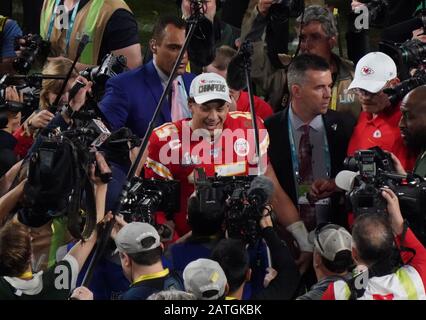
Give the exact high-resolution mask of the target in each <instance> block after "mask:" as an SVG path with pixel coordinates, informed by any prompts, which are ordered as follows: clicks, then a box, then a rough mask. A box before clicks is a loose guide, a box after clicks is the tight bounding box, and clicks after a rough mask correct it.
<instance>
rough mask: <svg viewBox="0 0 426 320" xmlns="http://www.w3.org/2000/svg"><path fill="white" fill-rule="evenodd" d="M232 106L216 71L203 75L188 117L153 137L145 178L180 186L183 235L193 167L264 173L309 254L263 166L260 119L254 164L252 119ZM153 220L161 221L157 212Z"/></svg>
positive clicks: (284, 218)
mask: <svg viewBox="0 0 426 320" xmlns="http://www.w3.org/2000/svg"><path fill="white" fill-rule="evenodd" d="M230 102H231V99H230V96H229V88H228V86H227V84H226V80H225V79H224V78H223V77H221V76H219V75H217V74H214V73H203V74H201V75H199V76H197V77H196V78H195V79H194V80H193V82H192V84H191V89H190V93H189V108H190V110H191V113H192V119H190V118H188V119H184V120H180V121H177V122H172V123H166V124H164V125H162V126H160V127H157V128H156V129H155V130H154V132H153V134H152V135H151V138H150V141H149V146H148V157H147V161H146V168H145V175H146V177H147V178H152V177H155V178H160V179H168V180H171V179H175V180H179V181H180V182H181V196H180V199H181V201H180V203H181V208H180V210H179V212H177V213H175V214H174V218H173V220H174V222H175V224H176V229H175V231H176V232H177V234H178V235H180V236H182V235H183V234H186V233H187V232H188V231H189V230H190V228H189V227H188V225H187V222H186V212H187V206H186V205H187V199H188V198H189V196H190V194H192V192H193V191H194V185H193V181H194V170H195V168H200V167H201V168H203V169H204V170H205V172H206V175H207V176H215V175H218V176H238V175H258V174H265V175H266V176H268V177H269V178H271V180H272V181H273V184H274V194H273V199H272V203H273V205H274V204H275V208H276V211H277V217H278V220H279V222H280V224H281V225H283V226H285V227H288V228H289V229H291V230H292V232H293V233H294V235H295V236H296V239H297V241H298V243H299V244H300V246H301V248H302V251H309V250H311V246H310V245H309V244H308V243H307V231H306V229H305V227H304V225H303V223H302V221H300V220H299V216H298V213H297V210H296V208H295V207H294V206H293V204H292V203H291V201H289V198H288V196H287V195H286V194H285V192H284V191H283V190H282V189H281V187H280V186H279V184H278V181H277V179H276V177H275V173H274V169H273V167H272V166H270V165H268V164H267V156H266V152H267V148H268V144H269V138H268V134H267V132H266V130H265V129H264V126H263V123H262V121H261V120H260V119H256V121H257V125H258V130H259V149H260V150H259V151H260V159H259V161H257V159H256V158H255V156H256V155H255V144H254V143H255V141H254V129H253V126H252V119H251V115H250V114H249V113H245V112H229V103H230ZM280 165H281V164H280ZM157 217H158V218H159V219H160V218H161V217H160V216H159V215H158V214H157ZM164 218H165V217H164V216H163V217H162V218H161V219H164ZM158 222H160V223H162V222H164V221H158ZM303 258H305V256H303ZM304 261H305V260H304ZM305 262H306V261H305Z"/></svg>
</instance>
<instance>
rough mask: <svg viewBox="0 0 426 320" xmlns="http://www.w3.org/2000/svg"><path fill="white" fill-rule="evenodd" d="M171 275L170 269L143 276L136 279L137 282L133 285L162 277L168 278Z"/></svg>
mask: <svg viewBox="0 0 426 320" xmlns="http://www.w3.org/2000/svg"><path fill="white" fill-rule="evenodd" d="M169 273H170V272H169V269H168V268H166V269H164V270H162V271H158V272H155V273H150V274H143V275H141V276H139V277H138V278H136V280H135V281H133V283H132V285H134V284H136V283H138V282H141V281H146V280H151V279H158V278H162V277H165V276H167V275H168V274H169Z"/></svg>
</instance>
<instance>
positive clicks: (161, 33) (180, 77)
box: [101, 16, 194, 137]
mask: <svg viewBox="0 0 426 320" xmlns="http://www.w3.org/2000/svg"><path fill="white" fill-rule="evenodd" d="M185 27H186V24H185V22H184V21H183V20H182V19H180V18H177V17H172V16H167V17H162V18H160V20H159V21H158V23H157V24H156V26H155V27H154V32H153V36H152V39H151V40H150V43H149V44H150V49H151V51H152V53H153V55H154V56H153V60H151V61H150V62H148V63H147V64H146V65H144V66H142V67H139V68H137V69H135V70H131V71H129V72H126V73H123V74H120V75H118V76H116V77H114V78H111V79H110V80H109V81H108V82H107V85H106V90H105V96H104V98H103V99H102V101H101V110H102V112H103V113H104V115H105V117H106V118H107V120H108V121H109V123H110V125H111V127H112V129H113V130H116V129H119V128H121V127H128V128H130V129H131V130H132V131H133V132H134V133H136V134H137V135H139V136H141V137H143V136H144V134H145V131H146V129H147V128H148V124H149V122H150V121H151V118H152V116H153V114H154V110H155V107H156V106H157V104H158V101H159V100H160V97H161V94H162V93H163V90H164V88H165V87H166V83H167V79H168V77H169V76H170V74H171V72H172V69H173V65H174V64H175V61H176V59H177V57H178V54H179V51H180V49H181V48H182V46H183V44H184V42H185ZM187 62H188V55H187V54H186V53H185V54H184V56H183V59H182V62H181V63H180V65H179V68H178V70H177V77H176V78H175V80H177V81H178V83H177V85H178V87H182V88H180V90H178V91H179V92H178V93H177V94H178V96H179V98H180V99H179V102H181V101H182V100H183V101H185V100H187V94H188V92H189V87H190V85H191V82H192V79H193V78H194V75H192V74H190V73H186V72H185V67H186V64H187ZM182 89H184V90H182ZM185 95H186V96H185ZM170 98H171V97H169V98H168V99H167V100H166V101H165V102H164V104H165V105H163V107H162V109H161V115H160V117H159V120H158V123H157V125H161V124H163V123H165V122H169V121H172V120H174V121H177V120H180V119H172V111H173V110H172V106H171V102H172V101H170V100H173V99H170ZM173 98H174V97H173ZM173 103H175V101H173ZM180 107H182V108H183V109H186V110H183V116H189V115H190V113H189V109H188V106H187V103H186V105H185V104H180Z"/></svg>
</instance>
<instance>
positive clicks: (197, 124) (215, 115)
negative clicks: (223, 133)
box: [189, 100, 229, 135]
mask: <svg viewBox="0 0 426 320" xmlns="http://www.w3.org/2000/svg"><path fill="white" fill-rule="evenodd" d="M189 108H190V110H191V113H192V122H191V129H192V130H197V129H205V130H208V131H209V133H210V134H211V135H213V134H214V131H215V130H222V129H223V123H224V122H225V120H226V116H227V115H228V112H229V104H228V103H227V102H226V101H223V100H212V101H208V102H205V103H203V104H198V103H196V102H191V101H190V102H189Z"/></svg>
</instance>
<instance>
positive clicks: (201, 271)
mask: <svg viewBox="0 0 426 320" xmlns="http://www.w3.org/2000/svg"><path fill="white" fill-rule="evenodd" d="M183 282H184V285H185V290H186V291H187V292H190V293H192V294H194V295H195V296H196V297H197V299H199V300H217V299H219V298H220V297H222V296H223V294H224V293H225V288H226V284H227V283H228V280H227V279H226V276H225V272H223V269H222V267H221V266H220V265H219V263H217V262H216V261H213V260H210V259H203V258H201V259H198V260H195V261H192V262H191V263H189V264H188V265H187V266H186V267H185V269H184V270H183Z"/></svg>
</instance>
